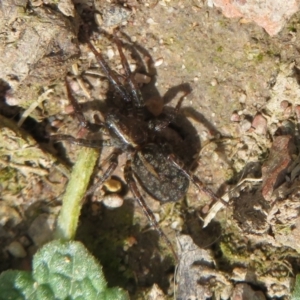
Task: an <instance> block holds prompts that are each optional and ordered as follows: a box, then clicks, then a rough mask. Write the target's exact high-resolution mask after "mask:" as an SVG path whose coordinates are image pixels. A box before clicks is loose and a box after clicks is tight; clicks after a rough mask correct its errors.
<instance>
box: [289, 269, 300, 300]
mask: <svg viewBox="0 0 300 300" xmlns="http://www.w3.org/2000/svg"><path fill="white" fill-rule="evenodd" d="M291 300H300V274H298V275H297V276H296V281H295V287H294V290H293V293H292V297H291Z"/></svg>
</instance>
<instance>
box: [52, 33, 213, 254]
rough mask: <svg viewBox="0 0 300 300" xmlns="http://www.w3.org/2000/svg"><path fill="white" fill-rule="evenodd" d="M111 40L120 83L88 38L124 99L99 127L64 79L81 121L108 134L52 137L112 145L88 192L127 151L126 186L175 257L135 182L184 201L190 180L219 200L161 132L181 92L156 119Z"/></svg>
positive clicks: (157, 194) (151, 191) (152, 193)
mask: <svg viewBox="0 0 300 300" xmlns="http://www.w3.org/2000/svg"><path fill="white" fill-rule="evenodd" d="M114 41H115V43H116V45H117V48H118V51H119V55H120V58H121V62H122V66H123V69H124V73H125V76H124V78H123V80H124V82H123V80H122V82H121V79H120V78H121V76H119V75H118V74H117V73H116V72H115V71H113V70H112V69H111V68H110V67H109V65H108V64H107V63H106V61H105V60H104V58H103V56H102V54H101V53H100V52H98V51H97V50H96V49H95V47H94V46H93V44H92V43H91V42H90V41H89V40H88V41H87V44H88V46H89V48H90V49H91V51H92V52H93V53H94V55H95V57H96V59H97V61H98V63H99V65H100V66H101V69H102V71H103V73H104V74H105V76H106V77H107V79H108V81H109V82H110V84H111V85H112V86H113V87H114V89H115V91H116V92H117V93H118V94H119V97H120V98H121V100H122V102H123V103H121V106H120V107H118V108H114V109H111V110H109V111H108V112H107V114H106V116H105V120H104V122H103V123H101V124H100V125H99V124H92V123H90V122H88V121H87V120H86V119H85V117H84V115H83V112H82V110H81V107H80V105H79V104H78V102H77V100H76V99H75V97H74V96H73V93H72V91H71V88H70V85H69V84H68V81H66V86H67V93H68V98H69V100H70V102H71V104H72V106H73V109H74V114H75V115H76V117H77V119H78V120H79V122H80V125H81V126H82V127H85V128H87V129H89V130H91V131H95V130H96V129H99V128H100V129H101V128H102V129H104V131H106V132H107V133H108V134H109V137H110V138H109V139H103V140H101V141H99V140H97V141H96V140H94V141H93V140H85V139H77V138H74V137H72V136H70V135H62V134H59V135H54V136H52V139H53V140H56V141H59V140H64V141H68V142H70V143H73V144H77V145H81V146H85V147H92V148H101V147H103V146H105V147H112V148H113V150H112V153H111V154H110V155H109V157H108V158H106V159H105V162H106V163H107V164H108V167H107V169H106V170H105V171H104V173H103V176H102V178H101V179H100V180H99V182H97V183H96V184H95V185H94V186H92V187H91V188H90V189H89V190H88V191H87V193H86V195H90V194H92V193H93V192H94V191H95V190H96V189H97V188H98V187H100V186H101V185H102V184H103V183H104V182H105V181H106V180H107V179H108V178H109V177H110V176H111V175H112V174H113V172H114V170H115V169H116V167H117V165H118V157H119V155H120V154H122V153H127V156H128V159H127V162H126V165H125V169H124V178H125V181H126V183H127V185H128V188H129V190H130V191H131V192H132V194H133V196H134V198H135V199H136V200H137V201H138V203H139V204H140V206H141V208H142V209H143V211H144V213H145V215H146V216H147V218H148V220H149V222H150V223H151V225H152V226H153V227H154V228H155V229H156V230H157V232H158V233H159V235H160V236H161V237H163V238H164V240H165V242H166V243H167V244H168V246H169V247H170V248H171V250H172V252H173V254H174V256H175V258H177V254H176V252H175V250H174V248H173V246H172V244H171V242H170V241H169V239H168V238H167V236H166V235H165V234H164V232H163V231H162V230H161V228H160V227H159V225H158V223H157V222H156V220H155V216H154V214H153V212H152V211H151V209H150V208H149V207H148V205H147V203H146V201H145V199H144V198H143V196H142V195H141V192H140V191H139V187H138V185H137V183H136V181H138V182H139V184H140V186H141V187H142V188H143V189H144V190H145V191H146V192H147V193H148V194H149V195H150V196H152V197H153V198H154V199H156V200H158V201H160V202H162V203H165V202H171V201H172V202H175V201H178V200H180V199H182V198H183V197H184V196H185V195H186V193H187V190H188V187H189V182H190V181H191V182H193V183H194V184H195V185H196V186H197V188H198V189H199V190H202V191H204V192H205V193H206V194H208V195H209V196H210V197H212V198H213V199H214V200H219V198H217V196H215V194H214V193H213V192H211V191H210V190H209V189H208V188H206V187H205V186H204V185H203V183H202V182H201V181H200V180H199V179H198V178H197V177H196V176H194V175H192V174H191V173H190V171H189V170H188V169H187V168H186V167H185V166H184V164H183V163H182V161H181V160H180V159H179V158H178V156H177V155H175V154H173V151H172V146H171V144H170V143H169V142H168V141H167V140H166V139H164V138H163V136H162V135H160V134H159V133H160V132H161V131H162V130H163V129H164V128H166V127H167V126H169V125H170V123H171V122H172V121H173V120H174V118H175V116H176V115H177V114H178V113H179V110H180V106H181V103H182V101H183V99H184V96H183V97H181V98H180V100H179V101H178V103H177V105H176V107H175V111H174V112H173V113H162V114H160V115H159V116H157V117H155V116H153V115H151V114H150V113H149V112H148V111H147V109H146V108H145V103H144V99H143V97H142V95H141V93H140V90H139V88H138V86H137V84H136V82H135V80H134V79H133V74H132V72H131V70H130V68H129V64H128V61H127V59H126V57H125V55H124V53H123V50H122V44H121V41H120V40H119V39H118V38H116V37H115V38H114ZM111 101H114V99H111ZM118 105H119V104H118Z"/></svg>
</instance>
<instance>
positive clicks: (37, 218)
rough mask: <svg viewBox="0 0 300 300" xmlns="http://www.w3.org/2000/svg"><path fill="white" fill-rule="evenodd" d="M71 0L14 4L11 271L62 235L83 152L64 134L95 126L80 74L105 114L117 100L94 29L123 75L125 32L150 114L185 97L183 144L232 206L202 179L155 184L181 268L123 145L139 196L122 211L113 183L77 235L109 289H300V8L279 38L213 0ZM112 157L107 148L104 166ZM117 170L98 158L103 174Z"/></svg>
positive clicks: (4, 175) (6, 109)
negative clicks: (181, 189) (111, 200)
mask: <svg viewBox="0 0 300 300" xmlns="http://www.w3.org/2000/svg"><path fill="white" fill-rule="evenodd" d="M61 3H65V6H64V7H63V8H62V7H60V10H58V9H57V7H56V2H53V3H52V2H49V3H43V2H42V1H40V2H39V1H35V2H31V3H27V2H26V1H23V2H22V1H20V3H19V4H18V7H14V6H12V5H10V6H9V3H8V4H7V5H6V6H5V5H2V7H1V6H0V8H1V13H2V16H4V17H3V18H1V20H2V21H0V22H2V23H1V24H0V28H1V35H0V43H1V45H0V52H1V59H0V69H1V70H2V71H1V73H0V77H1V103H0V112H1V115H2V117H1V119H0V124H1V136H0V145H1V146H0V166H1V169H0V184H1V202H0V216H1V218H0V220H1V221H0V222H1V223H0V225H1V230H0V244H1V248H2V252H1V254H0V257H1V260H0V270H1V271H3V270H6V269H8V268H18V269H28V268H29V267H30V261H31V257H32V255H33V253H34V252H35V251H36V249H37V248H38V247H40V246H41V245H42V244H43V243H45V242H46V241H48V240H50V239H51V238H52V236H51V229H52V228H53V226H54V224H55V217H56V216H57V213H58V211H59V208H60V203H61V199H62V195H63V193H64V189H65V185H66V184H67V179H68V176H69V174H70V172H71V166H72V164H73V163H74V162H75V161H76V156H77V154H78V151H79V150H80V147H79V146H76V145H70V144H68V143H65V142H63V143H59V144H54V143H53V142H51V141H50V140H49V136H50V135H52V134H57V133H61V134H71V135H73V136H84V134H86V133H84V132H82V130H80V127H79V125H78V122H77V120H76V119H75V118H74V116H72V114H71V112H72V110H71V107H70V105H69V101H68V99H67V96H66V91H65V75H66V74H67V73H68V74H69V78H70V80H71V87H72V89H73V91H74V93H75V94H76V96H77V99H78V100H79V101H80V103H82V108H83V111H84V113H85V115H86V117H87V118H89V119H90V120H91V121H94V120H95V115H96V116H97V117H96V119H102V117H103V115H102V114H100V113H99V111H102V113H104V114H105V112H106V111H107V107H108V106H109V105H110V104H109V102H108V99H110V98H109V97H111V93H112V92H111V89H110V91H108V89H109V84H108V82H107V80H106V79H105V76H104V74H103V72H102V71H101V69H100V68H99V66H98V65H97V64H96V62H95V59H94V57H93V55H92V53H91V51H90V49H89V47H88V46H87V45H86V44H85V43H83V33H82V26H81V25H82V24H85V26H86V27H85V28H89V29H90V33H91V36H90V39H91V41H92V42H93V44H94V45H95V46H96V48H97V49H98V50H99V51H101V52H102V53H103V55H104V57H105V58H106V60H107V62H108V63H109V65H110V66H111V67H112V68H113V69H114V70H117V72H119V73H120V74H121V73H122V72H123V70H122V66H121V61H120V58H119V55H118V51H117V48H116V45H115V44H114V43H113V41H112V38H111V34H112V32H113V31H112V30H113V28H116V27H117V28H118V29H117V32H119V33H118V36H119V38H120V39H121V40H122V41H123V43H124V45H123V48H124V51H125V54H126V56H127V58H128V60H129V64H130V67H131V68H132V69H133V70H134V72H135V73H136V75H135V76H136V77H135V78H136V81H137V82H138V83H139V84H140V86H141V91H142V94H143V97H144V99H145V101H146V105H147V106H148V107H149V110H150V111H151V112H153V114H156V113H157V110H158V113H159V112H160V109H161V107H162V105H163V104H165V105H166V106H171V107H174V106H175V105H176V103H177V101H178V100H179V98H180V97H181V96H183V95H185V100H184V102H183V105H182V108H181V110H180V115H179V116H178V118H176V124H175V125H174V126H175V127H176V128H180V134H181V136H182V143H181V142H180V143H179V144H180V145H179V146H178V148H181V150H179V152H180V151H181V152H180V155H182V159H183V160H184V161H185V163H186V165H190V166H191V169H192V170H193V172H194V174H195V175H196V176H198V177H199V178H200V179H201V180H202V181H203V182H204V183H205V185H206V186H207V188H209V189H211V190H212V191H213V192H214V193H216V195H217V196H218V197H221V196H222V198H223V199H224V200H223V202H228V203H227V204H226V203H223V202H221V201H219V202H218V201H217V202H216V201H215V200H214V199H210V197H208V196H207V195H206V194H205V193H203V192H199V191H198V190H197V189H196V188H195V187H194V186H193V185H192V184H191V185H190V188H189V191H188V193H187V195H186V197H185V198H184V199H183V200H182V201H179V202H176V203H168V204H165V205H160V203H159V202H158V201H155V200H153V199H151V198H150V197H149V196H147V194H146V193H145V192H144V194H143V195H144V196H145V197H146V198H147V203H148V205H149V206H150V207H151V209H152V210H153V212H154V213H155V216H156V217H157V219H158V221H159V224H160V226H161V228H162V229H163V231H164V232H165V233H166V234H167V236H168V238H169V239H170V240H171V242H172V244H173V245H174V247H175V248H176V251H177V252H178V253H179V264H178V268H176V263H175V261H174V258H173V257H172V253H171V251H170V249H169V247H167V246H166V245H165V243H164V241H163V239H160V238H159V236H158V234H157V232H156V231H155V230H152V229H151V228H150V226H149V224H148V220H147V218H146V216H145V215H144V214H143V211H142V209H141V208H140V207H139V206H138V204H137V203H136V201H134V199H133V197H132V195H131V194H130V193H129V192H128V189H127V188H126V185H125V181H124V177H123V167H124V164H125V160H126V156H123V157H121V158H120V161H119V167H118V168H117V170H116V172H115V173H114V178H115V179H116V180H117V181H118V182H121V185H122V188H121V190H120V191H118V192H119V194H118V197H121V198H123V199H124V204H123V205H122V206H121V207H120V208H117V209H109V208H107V207H106V206H104V205H103V204H102V203H101V202H100V201H101V199H102V198H103V196H105V195H106V194H105V193H106V192H107V191H106V190H104V189H102V190H101V191H97V192H96V193H95V195H93V196H92V197H91V198H92V199H89V201H87V202H86V204H85V205H84V207H83V212H82V216H81V223H80V226H79V228H78V236H77V238H78V239H79V240H81V241H83V243H84V244H85V245H86V246H87V247H88V248H89V250H90V251H91V252H92V253H93V254H94V255H95V256H96V257H97V258H98V259H99V260H100V262H101V263H102V264H103V267H104V271H105V274H106V277H107V280H108V283H109V285H111V286H115V285H119V286H121V287H123V288H125V289H126V290H128V291H129V293H130V295H131V298H132V299H172V298H174V297H175V298H176V299H238V295H239V294H238V293H239V292H240V290H243V289H244V291H246V292H245V293H247V295H248V296H249V295H250V296H249V297H250V298H249V299H254V295H255V296H256V297H257V299H290V296H291V291H292V289H293V284H294V279H295V276H296V275H297V273H299V262H300V261H299V260H300V259H299V258H300V256H299V252H300V244H299V241H300V218H299V207H300V204H299V185H298V181H299V171H300V168H299V156H298V153H299V136H298V133H299V131H298V127H299V120H300V97H299V96H300V95H299V74H300V73H299V72H300V71H299V70H300V67H299V68H298V66H300V56H299V49H300V36H299V35H300V23H299V21H298V20H299V16H300V15H299V14H297V15H295V16H294V17H293V18H292V19H291V20H290V21H289V23H288V24H287V26H286V27H285V28H284V29H283V30H282V31H281V32H280V33H279V34H278V35H277V36H275V37H270V36H268V34H267V33H266V32H265V31H264V30H263V29H261V28H259V27H258V26H257V25H255V24H252V23H245V22H243V21H241V20H238V19H226V18H225V17H223V16H222V14H221V13H220V12H219V11H218V10H217V9H215V8H209V7H208V6H207V3H206V2H202V1H200V0H194V1H187V0H183V1H170V0H160V1H142V2H138V1H134V0H129V2H125V3H118V4H117V3H109V2H99V3H95V4H94V5H93V3H87V2H83V1H76V2H75V7H76V12H73V11H72V9H71V8H70V7H72V6H70V4H68V1H64V2H61ZM8 7H9V9H8ZM120 7H122V9H120ZM61 11H62V12H63V13H64V14H65V15H64V14H63V13H62V12H61ZM95 12H96V16H95ZM66 14H67V16H66ZM72 14H73V17H72ZM8 15H9V16H10V17H9V18H8ZM95 20H96V22H95ZM100 28H101V30H100ZM77 37H78V39H77ZM143 75H145V76H143ZM9 88H10V89H9ZM30 105H32V107H33V108H32V109H30V111H29V113H28V114H29V116H28V118H26V119H25V118H24V123H23V125H22V126H21V129H20V128H19V127H18V126H17V123H18V122H20V120H21V121H22V122H23V119H22V118H20V116H21V115H22V113H23V111H24V110H25V109H28V107H30ZM88 138H91V135H90V136H89V137H88ZM174 138H175V137H174ZM108 154H109V149H103V150H102V152H101V158H100V159H99V164H100V162H103V159H104V158H105V157H107V155H108ZM101 174H102V173H101V171H100V172H99V168H98V169H97V170H96V171H95V176H94V178H93V180H94V181H96V180H97V178H99V177H101ZM91 200H94V201H93V202H92V201H91ZM96 200H99V201H98V202H97V201H96ZM211 219H212V220H211ZM204 223H207V226H206V227H205V228H203V224H204ZM14 242H17V243H14ZM12 245H13V246H14V247H13V246H12ZM16 245H17V246H16ZM16 248H17V250H18V249H19V252H18V251H17V252H16ZM12 249H13V250H12ZM20 249H21V250H20ZM22 249H23V250H24V251H25V253H23V252H22ZM16 253H17V254H16ZM22 253H23V255H22ZM175 271H176V272H175ZM174 291H176V293H175V294H174ZM159 297H161V298H159ZM251 297H252V298H251ZM242 299H248V298H246V296H245V294H244V298H242Z"/></svg>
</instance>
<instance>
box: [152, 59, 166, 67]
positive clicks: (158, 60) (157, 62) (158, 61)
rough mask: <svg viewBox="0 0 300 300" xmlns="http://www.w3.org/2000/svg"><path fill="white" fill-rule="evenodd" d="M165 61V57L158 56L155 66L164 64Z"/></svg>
mask: <svg viewBox="0 0 300 300" xmlns="http://www.w3.org/2000/svg"><path fill="white" fill-rule="evenodd" d="M163 62H164V59H163V58H162V57H160V58H158V59H157V60H156V61H155V62H154V67H159V66H160V65H162V64H163Z"/></svg>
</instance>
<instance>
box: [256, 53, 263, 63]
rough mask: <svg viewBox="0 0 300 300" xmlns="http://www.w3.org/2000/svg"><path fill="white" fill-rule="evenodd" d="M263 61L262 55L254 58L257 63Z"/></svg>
mask: <svg viewBox="0 0 300 300" xmlns="http://www.w3.org/2000/svg"><path fill="white" fill-rule="evenodd" d="M263 59H264V55H263V54H262V53H259V54H258V55H257V56H256V61H257V62H261V61H262V60H263Z"/></svg>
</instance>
